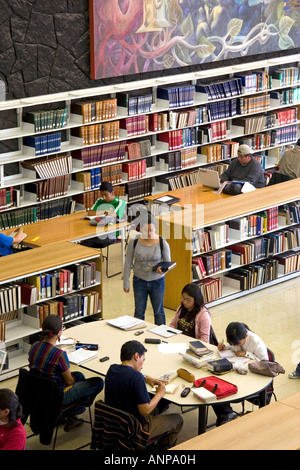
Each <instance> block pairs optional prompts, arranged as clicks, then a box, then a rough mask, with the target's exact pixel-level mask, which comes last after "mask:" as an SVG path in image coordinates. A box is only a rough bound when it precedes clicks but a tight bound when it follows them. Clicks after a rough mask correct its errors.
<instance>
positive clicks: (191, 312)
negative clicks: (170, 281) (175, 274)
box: [170, 283, 215, 344]
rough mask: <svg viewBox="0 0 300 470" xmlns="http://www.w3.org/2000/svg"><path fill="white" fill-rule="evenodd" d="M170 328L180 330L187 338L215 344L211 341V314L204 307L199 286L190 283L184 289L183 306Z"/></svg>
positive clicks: (177, 312)
mask: <svg viewBox="0 0 300 470" xmlns="http://www.w3.org/2000/svg"><path fill="white" fill-rule="evenodd" d="M170 326H171V327H172V328H178V329H179V330H181V331H182V332H183V333H184V334H185V335H187V336H191V337H193V338H196V339H199V340H200V341H204V342H205V343H210V342H213V343H214V344H215V341H212V340H211V338H212V335H214V333H213V329H212V326H211V317H210V313H209V311H208V310H207V308H206V307H205V305H204V300H203V296H202V293H201V289H200V287H199V286H198V285H197V284H194V283H190V284H187V285H186V286H185V287H184V288H183V289H182V292H181V304H180V305H179V307H178V309H177V311H176V313H175V317H174V318H173V320H172V321H171V323H170Z"/></svg>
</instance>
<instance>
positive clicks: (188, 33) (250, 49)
mask: <svg viewBox="0 0 300 470" xmlns="http://www.w3.org/2000/svg"><path fill="white" fill-rule="evenodd" d="M90 35H91V77H92V78H93V79H100V78H106V77H116V76H120V75H130V74H136V73H143V72H153V71H161V70H165V69H174V68H180V67H186V66H191V65H194V64H199V63H205V62H217V61H223V60H227V59H231V58H236V57H245V56H248V55H253V54H261V53H266V52H273V51H282V50H288V49H295V48H297V47H299V46H300V0H285V1H284V0H263V1H262V0H90Z"/></svg>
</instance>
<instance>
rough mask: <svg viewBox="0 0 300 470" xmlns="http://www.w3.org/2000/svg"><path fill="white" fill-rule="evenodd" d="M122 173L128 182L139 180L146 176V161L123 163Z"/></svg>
mask: <svg viewBox="0 0 300 470" xmlns="http://www.w3.org/2000/svg"><path fill="white" fill-rule="evenodd" d="M122 172H123V173H124V177H125V178H126V179H127V181H132V180H137V179H140V178H144V177H145V176H146V160H145V159H142V160H137V161H136V162H131V163H123V164H122Z"/></svg>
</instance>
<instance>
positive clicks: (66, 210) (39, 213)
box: [0, 197, 75, 230]
mask: <svg viewBox="0 0 300 470" xmlns="http://www.w3.org/2000/svg"><path fill="white" fill-rule="evenodd" d="M74 209H75V201H73V200H72V198H71V197H65V198H60V199H56V200H51V201H44V202H43V203H42V204H39V205H37V206H29V207H24V208H23V209H17V210H14V211H10V212H3V213H1V214H0V229H1V230H5V229H8V228H12V227H18V226H20V225H27V224H33V223H34V222H38V221H40V220H47V219H52V218H53V217H59V216H61V215H67V214H72V213H73V212H74Z"/></svg>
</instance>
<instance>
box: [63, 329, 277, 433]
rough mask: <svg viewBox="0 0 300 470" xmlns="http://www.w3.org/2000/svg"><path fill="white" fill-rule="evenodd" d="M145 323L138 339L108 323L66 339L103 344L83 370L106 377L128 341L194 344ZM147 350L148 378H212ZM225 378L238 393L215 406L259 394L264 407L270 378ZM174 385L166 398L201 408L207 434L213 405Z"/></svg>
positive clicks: (174, 355) (150, 346)
mask: <svg viewBox="0 0 300 470" xmlns="http://www.w3.org/2000/svg"><path fill="white" fill-rule="evenodd" d="M145 324H146V328H145V329H144V333H143V334H141V335H139V336H135V334H134V333H135V331H136V330H133V331H124V330H121V329H119V328H115V327H112V326H110V325H108V324H107V323H106V321H105V320H101V321H97V322H90V323H85V324H84V325H79V326H75V327H71V328H68V329H67V330H66V331H65V332H64V334H65V336H68V337H71V338H75V339H76V340H77V341H80V342H83V343H96V344H98V345H99V350H98V354H97V357H96V358H94V359H92V360H90V361H89V362H85V363H83V364H82V365H81V367H83V368H86V369H88V370H90V371H92V372H95V373H97V374H101V375H103V376H105V375H106V373H107V370H108V368H109V366H110V365H111V364H114V363H120V350H121V346H122V344H123V343H125V342H126V341H130V340H133V339H134V340H138V341H140V342H141V343H144V340H145V338H156V339H162V340H164V341H167V343H168V344H166V343H161V345H162V346H165V347H169V346H170V347H172V345H174V344H176V343H177V344H178V343H185V344H186V347H188V344H189V341H191V338H190V337H189V336H186V335H183V334H177V335H175V336H172V337H170V338H163V337H161V336H158V335H157V334H155V333H152V332H150V331H149V329H152V328H154V327H155V325H153V324H151V323H148V322H145ZM207 346H208V348H209V349H213V350H214V351H215V352H216V347H214V346H212V345H207ZM145 347H146V349H147V353H146V355H145V357H146V360H145V362H144V366H143V370H142V372H143V374H145V375H149V376H151V377H153V378H157V377H159V376H160V375H162V374H164V373H165V372H168V371H171V370H177V369H179V368H184V369H186V370H188V371H190V372H191V373H192V374H194V376H195V378H196V379H199V378H201V377H206V376H207V375H212V374H211V373H210V372H207V371H205V370H203V369H198V368H195V367H194V366H192V365H190V364H187V363H185V362H183V359H182V357H181V356H180V355H179V354H178V353H162V352H160V351H159V348H158V345H157V344H149V343H146V344H145ZM104 356H108V357H109V360H108V361H106V362H100V361H99V359H100V358H102V357H104ZM223 378H224V379H225V380H227V381H229V382H232V383H234V384H235V385H237V387H238V393H237V394H235V395H231V396H230V397H227V398H223V399H220V400H218V401H217V402H214V403H221V402H222V403H226V402H230V401H236V400H242V399H244V398H246V397H247V396H250V395H253V394H256V393H259V394H260V396H261V405H262V406H263V405H264V404H265V399H266V396H265V390H266V387H267V386H268V385H269V383H270V381H271V379H270V377H264V376H261V375H257V374H253V373H251V372H249V373H248V374H247V375H240V374H238V373H237V372H235V371H231V372H229V373H227V374H226V375H225V376H223ZM172 383H174V384H177V385H178V388H177V391H176V392H175V393H174V394H165V396H164V398H165V399H167V400H168V401H170V402H171V403H175V404H176V405H179V406H189V407H190V406H197V407H198V433H199V434H201V433H204V432H205V429H206V419H207V411H208V405H209V404H211V403H209V404H205V403H203V402H201V401H200V400H199V399H198V398H197V397H195V395H194V394H193V392H190V393H189V395H188V396H187V397H185V398H183V397H181V396H180V394H181V391H182V389H183V387H184V386H190V387H192V384H191V383H188V382H187V381H185V380H183V379H182V378H179V377H177V378H176V379H175V380H173V381H172ZM149 391H150V388H149Z"/></svg>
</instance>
